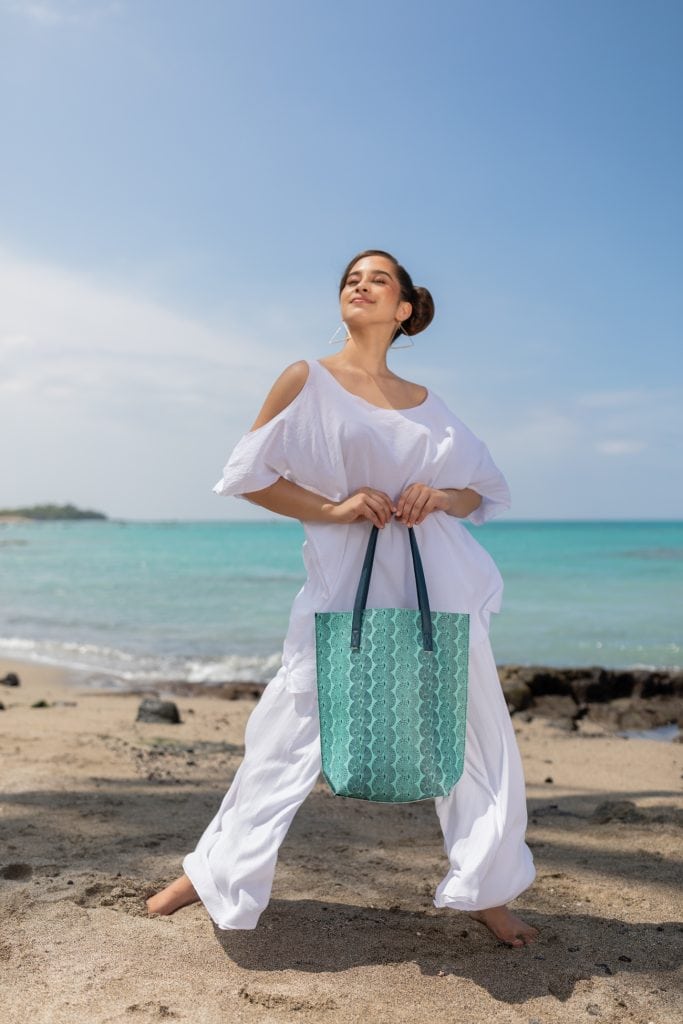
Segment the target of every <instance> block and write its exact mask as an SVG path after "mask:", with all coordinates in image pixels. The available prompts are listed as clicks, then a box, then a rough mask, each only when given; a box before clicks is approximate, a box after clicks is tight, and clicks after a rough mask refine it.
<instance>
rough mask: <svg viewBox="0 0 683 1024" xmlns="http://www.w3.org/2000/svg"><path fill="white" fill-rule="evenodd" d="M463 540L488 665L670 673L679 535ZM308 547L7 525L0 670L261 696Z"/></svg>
mask: <svg viewBox="0 0 683 1024" xmlns="http://www.w3.org/2000/svg"><path fill="white" fill-rule="evenodd" d="M467 528H468V529H470V530H471V532H472V533H473V536H474V537H475V538H476V539H477V541H479V543H480V544H481V545H482V546H483V547H484V548H486V549H487V550H488V551H489V552H490V554H491V555H492V556H493V558H494V559H495V561H496V564H497V565H498V568H499V569H500V571H501V574H502V576H503V580H504V583H505V591H504V595H503V608H502V611H501V613H500V614H498V615H493V616H492V617H491V642H492V645H493V651H494V654H495V657H496V661H497V663H498V664H503V663H509V662H516V663H519V664H547V665H555V666H566V665H603V666H605V667H615V668H616V667H634V666H640V667H648V668H653V667H663V668H681V665H682V664H683V655H682V650H683V522H680V521H675V522H654V521H648V522H616V521H615V522H606V521H599V522H585V521H574V522H558V521H552V522H538V521H534V522H521V521H512V522H505V521H503V522H500V523H498V522H495V521H494V522H492V523H488V524H486V525H485V526H483V527H476V526H470V525H469V524H467ZM303 539H304V534H303V529H302V527H301V525H300V523H298V522H296V521H294V520H280V521H272V522H127V521H105V522H99V521H81V522H54V523H50V522H33V523H2V524H0V655H1V656H3V657H6V658H16V659H21V660H33V661H41V662H48V663H54V664H57V665H63V666H69V667H75V668H79V669H87V670H88V671H89V673H90V674H91V679H92V682H93V685H96V686H102V687H105V688H125V687H126V686H128V685H131V684H140V683H151V682H155V681H162V680H187V681H191V682H192V681H193V682H225V681H230V680H240V679H241V680H257V681H261V682H267V681H268V680H269V679H270V678H272V676H273V675H274V674H275V672H276V671H277V668H278V666H279V664H280V653H281V649H282V640H283V637H284V634H285V632H286V629H287V623H288V617H289V609H290V605H291V603H292V600H293V598H294V596H295V594H296V593H297V591H298V590H299V589H300V587H301V586H302V584H303V582H304V579H305V573H304V569H303V562H302V557H301V545H302V543H303ZM427 582H429V581H427Z"/></svg>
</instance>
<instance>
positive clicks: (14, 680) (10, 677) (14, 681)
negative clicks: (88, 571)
mask: <svg viewBox="0 0 683 1024" xmlns="http://www.w3.org/2000/svg"><path fill="white" fill-rule="evenodd" d="M0 684H2V686H19V676H18V675H17V674H16V672H8V673H7V675H6V676H5V678H4V679H0Z"/></svg>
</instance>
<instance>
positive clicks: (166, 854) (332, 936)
mask: <svg viewBox="0 0 683 1024" xmlns="http://www.w3.org/2000/svg"><path fill="white" fill-rule="evenodd" d="M8 671H16V672H17V673H18V674H19V676H20V678H21V683H22V685H21V686H20V687H19V688H16V689H9V688H6V687H4V686H3V687H0V700H2V702H3V703H4V705H5V710H4V711H0V752H1V755H2V762H1V763H2V766H3V768H2V773H3V783H4V785H3V791H4V796H3V802H2V817H1V818H0V902H1V908H0V964H1V967H0V971H1V977H2V986H1V988H0V1020H1V1021H2V1024H5V1022H8V1024H9V1022H10V1021H11V1022H12V1024H24V1022H25V1024H29V1022H30V1024H61V1022H68V1024H80V1022H84V1024H85V1022H87V1024H105V1022H107V1024H109V1022H115V1021H126V1022H130V1024H145V1022H148V1021H159V1020H177V1021H186V1022H190V1024H214V1022H215V1024H226V1022H233V1021H244V1022H252V1021H253V1022H256V1021H258V1022H273V1024H275V1022H280V1021H292V1020H295V1021H297V1022H312V1021H321V1022H325V1024H328V1022H329V1024H338V1022H339V1024H341V1022H348V1021H361V1020H363V1021H365V1020H368V1021H370V1022H372V1024H375V1022H378V1024H380V1022H396V1021H398V1022H403V1021H406V1022H408V1021H410V1022H413V1024H415V1022H420V1024H421V1022H428V1021H429V1022H435V1024H438V1022H451V1021H452V1022H456V1021H457V1022H458V1024H480V1022H486V1024H496V1022H501V1024H503V1022H504V1024H517V1022H520V1024H555V1022H571V1024H575V1022H582V1021H597V1022H602V1024H608V1022H610V1024H611V1022H619V1024H621V1022H635V1024H647V1022H653V1024H669V1022H671V1024H673V1022H674V1021H675V1022H676V1024H680V1021H681V1019H682V1017H683V994H682V989H683V984H682V978H681V974H680V973H679V972H680V966H679V965H680V962H681V951H682V950H683V928H682V927H681V924H680V920H681V917H683V914H682V913H681V909H682V908H681V881H682V873H681V849H682V847H681V835H682V829H681V821H682V818H683V810H682V801H681V799H680V791H681V770H682V767H683V764H682V762H683V745H681V744H677V743H668V744H666V743H657V742H654V741H646V740H625V739H620V738H617V737H610V736H607V735H605V734H604V732H603V731H602V730H600V729H596V728H595V727H586V728H582V729H580V730H579V732H578V733H570V732H568V731H566V730H561V729H559V728H557V727H556V726H554V725H553V724H552V723H551V722H549V721H547V720H545V721H544V720H539V719H536V720H534V721H531V722H524V721H521V720H520V721H518V720H517V719H515V727H516V729H517V732H518V739H519V743H520V748H521V750H522V754H523V758H524V763H525V770H526V775H527V783H528V797H529V811H530V827H529V843H530V845H531V847H532V850H533V852H534V856H535V859H536V864H537V868H538V878H537V881H536V883H535V884H534V886H533V887H532V888H531V889H530V890H529V891H528V892H526V893H525V894H524V895H523V896H522V897H520V899H519V900H518V901H517V902H516V904H515V905H514V907H515V909H516V910H517V911H518V912H519V913H521V914H522V915H523V916H524V917H526V918H527V919H528V920H530V921H531V922H532V923H533V924H535V925H536V926H537V927H538V928H540V929H541V936H540V938H539V940H538V942H537V943H536V944H534V945H533V946H529V947H527V948H525V949H522V950H512V949H509V948H507V947H505V946H502V945H501V944H500V943H498V942H497V941H496V940H495V939H494V938H493V937H492V936H491V935H490V934H489V933H488V931H487V930H486V929H485V928H484V927H483V926H481V925H478V924H476V923H475V922H473V921H471V920H470V919H469V918H468V917H467V916H466V915H464V914H460V913H455V912H453V911H449V910H436V909H435V908H434V907H433V906H432V902H431V901H432V894H433V891H434V888H435V886H436V884H437V882H438V881H439V880H440V878H441V877H442V875H443V874H444V872H445V870H446V861H445V857H444V854H443V849H442V845H441V836H440V832H439V828H438V823H437V820H436V815H435V813H434V809H433V804H432V803H431V802H426V803H421V804H412V805H402V806H394V807H387V806H380V805H371V804H365V803H362V802H358V801H344V800H341V799H339V798H335V797H333V796H332V795H331V794H330V793H329V791H328V790H327V789H326V787H325V785H324V783H323V782H322V780H321V781H320V782H319V783H318V785H317V787H316V788H315V790H314V791H313V793H312V794H311V796H310V797H309V799H308V800H307V801H306V803H305V804H304V805H303V807H302V809H301V810H300V812H299V814H298V815H297V817H296V818H295V821H294V824H293V826H292V828H291V830H290V832H289V835H288V836H287V839H286V840H285V843H284V845H283V847H282V850H281V855H280V861H279V865H278V871H277V875H276V880H275V887H274V890H273V899H272V901H271V904H270V906H269V907H268V909H267V910H266V912H265V913H264V914H263V916H262V918H261V921H260V923H259V926H258V928H257V929H256V930H255V931H251V932H221V931H219V930H218V929H216V928H215V927H214V925H213V924H212V922H211V920H210V919H209V917H208V915H207V913H206V911H205V910H204V908H203V907H202V906H201V905H195V906H193V907H189V908H186V909H184V910H181V911H179V912H178V913H177V914H176V915H174V916H173V917H170V918H165V917H151V918H150V917H149V916H148V915H147V912H146V908H145V904H144V898H145V896H146V895H149V894H150V893H151V892H153V891H156V890H157V889H158V888H160V887H161V886H162V885H163V884H165V883H166V882H168V881H170V880H171V879H172V878H174V877H175V876H176V875H177V874H178V873H179V871H180V862H181V858H182V856H183V855H184V854H185V853H186V852H187V851H189V850H190V849H192V847H193V846H194V843H195V841H196V839H197V837H198V836H199V834H200V833H201V831H202V830H203V828H204V826H205V825H206V824H207V822H208V821H209V819H210V817H211V816H212V815H213V814H214V813H215V810H216V809H217V807H218V804H219V802H220V799H221V797H222V795H223V793H224V791H225V789H226V788H227V786H228V784H229V782H230V780H231V778H232V776H233V775H234V772H235V770H236V768H237V766H238V764H239V761H240V757H241V753H242V746H241V744H242V739H243V732H244V725H245V722H246V719H247V717H248V715H249V713H250V711H251V710H252V708H253V706H254V698H253V697H252V698H245V699H240V700H235V701H229V700H221V699H218V698H216V697H201V696H191V697H178V698H176V701H177V704H178V706H179V708H180V713H181V718H182V723H181V724H179V725H154V724H143V723H136V722H135V716H136V711H137V707H138V704H139V700H140V698H139V697H137V696H132V695H120V694H102V693H97V692H94V691H92V690H88V689H87V688H86V687H85V685H84V684H85V682H86V680H85V679H84V678H83V677H79V676H71V677H66V676H65V675H64V674H62V673H59V672H58V671H56V670H54V669H51V668H47V667H42V666H36V665H31V666H28V665H23V664H18V663H15V662H12V663H10V662H8V661H4V662H0V676H3V675H4V674H5V672H8ZM37 700H45V701H47V702H48V704H49V705H50V706H48V707H31V704H32V703H33V702H35V701H37Z"/></svg>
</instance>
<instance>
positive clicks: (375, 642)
mask: <svg viewBox="0 0 683 1024" xmlns="http://www.w3.org/2000/svg"><path fill="white" fill-rule="evenodd" d="M407 530H408V536H409V538H410V549H411V553H412V559H413V569H414V573H415V585H416V588H417V599H418V609H417V610H415V609H411V608H366V607H365V605H366V603H367V598H368V589H369V587H370V577H371V574H372V566H373V561H374V557H375V547H376V545H377V536H378V533H379V528H378V527H377V526H373V527H372V529H371V532H370V538H369V540H368V546H367V550H366V553H365V559H364V562H363V567H362V570H361V574H360V580H359V582H358V589H357V592H356V598H355V602H354V606H353V611H352V612H316V613H315V641H316V674H317V686H318V710H319V716H320V742H321V750H322V771H323V775H324V777H325V779H326V781H327V783H328V785H329V786H330V788H331V790H332V792H333V793H334V794H336V795H337V796H346V797H355V798H357V799H360V800H373V801H377V802H381V803H408V802H411V801H414V800H426V799H429V798H431V797H435V796H446V794H448V793H449V792H450V790H451V789H452V788H453V786H454V785H455V783H456V782H457V781H458V779H459V778H460V776H461V775H462V770H463V764H464V760H465V728H466V718H467V672H468V656H469V614H467V613H464V612H432V611H431V610H430V607H429V597H428V594H427V586H426V583H425V578H424V572H423V568H422V560H421V558H420V552H419V549H418V546H417V540H416V539H415V533H414V531H413V529H412V528H410V527H408V528H407Z"/></svg>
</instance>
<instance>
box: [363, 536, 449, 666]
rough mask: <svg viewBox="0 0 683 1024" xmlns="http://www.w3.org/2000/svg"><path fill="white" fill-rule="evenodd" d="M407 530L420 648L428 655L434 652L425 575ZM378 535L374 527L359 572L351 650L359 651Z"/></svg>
mask: <svg viewBox="0 0 683 1024" xmlns="http://www.w3.org/2000/svg"><path fill="white" fill-rule="evenodd" d="M406 529H407V530H408V536H409V537H410V551H411V554H412V556H413V570H414V572H415V586H416V587H417V603H418V607H419V609H420V617H421V625H422V647H423V648H424V650H425V651H429V652H430V653H431V652H433V650H434V642H433V637H432V614H431V611H430V609H429V597H428V595H427V584H426V582H425V574H424V570H423V569H422V559H421V558H420V550H419V548H418V546H417V540H416V539H415V531H414V530H413V528H412V527H410V526H409V527H406ZM378 534H379V527H378V526H374V525H373V527H372V529H371V530H370V538H369V540H368V546H367V549H366V551H365V559H364V560H363V568H362V569H361V572H360V579H359V581H358V589H357V591H356V599H355V601H354V603H353V619H352V620H351V650H352V651H359V650H360V632H361V624H362V621H363V612H364V611H365V605H366V603H367V600H368V591H369V589H370V575H371V573H372V564H373V562H374V560H375V548H376V547H377V535H378Z"/></svg>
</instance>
